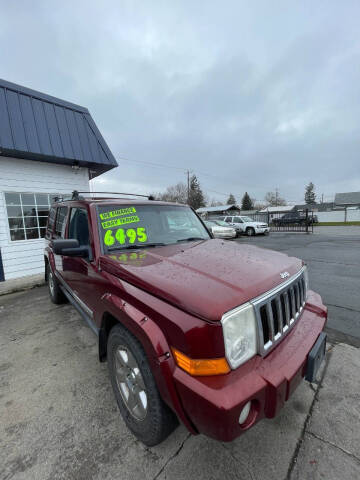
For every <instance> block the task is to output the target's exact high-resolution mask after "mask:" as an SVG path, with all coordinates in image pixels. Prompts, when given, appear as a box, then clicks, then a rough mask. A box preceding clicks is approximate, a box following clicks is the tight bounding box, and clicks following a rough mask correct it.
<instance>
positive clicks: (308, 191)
mask: <svg viewBox="0 0 360 480" xmlns="http://www.w3.org/2000/svg"><path fill="white" fill-rule="evenodd" d="M304 198H305V203H306V204H307V205H313V204H314V203H316V194H315V185H314V184H313V183H312V182H310V183H309V184H308V185H306V187H305V196H304Z"/></svg>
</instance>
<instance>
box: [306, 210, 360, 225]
mask: <svg viewBox="0 0 360 480" xmlns="http://www.w3.org/2000/svg"><path fill="white" fill-rule="evenodd" d="M314 215H316V216H317V217H318V220H319V222H345V210H333V211H332V212H315V213H314ZM346 221H347V222H360V210H358V209H356V210H355V209H350V208H348V209H347V212H346Z"/></svg>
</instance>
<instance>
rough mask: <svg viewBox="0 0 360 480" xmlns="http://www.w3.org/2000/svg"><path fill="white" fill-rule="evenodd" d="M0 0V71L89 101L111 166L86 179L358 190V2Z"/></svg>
mask: <svg viewBox="0 0 360 480" xmlns="http://www.w3.org/2000/svg"><path fill="white" fill-rule="evenodd" d="M250 4H251V6H249V5H250ZM0 7H1V10H0V11H1V29H0V39H1V49H0V59H1V70H0V77H2V78H4V79H6V80H9V81H12V82H15V83H19V84H21V85H25V86H27V87H30V88H33V89H36V90H40V91H43V92H45V93H48V94H50V95H54V96H57V97H60V98H63V99H65V100H68V101H71V102H74V103H78V104H80V105H83V106H85V107H87V108H88V109H89V110H90V112H91V114H92V115H93V118H94V120H95V122H96V123H97V125H98V127H99V129H100V130H101V132H102V134H103V136H104V137H105V139H106V141H107V143H108V145H109V147H110V149H111V150H112V152H113V154H114V155H115V157H116V158H117V160H118V163H119V168H118V169H117V170H116V171H111V172H109V173H108V174H105V175H103V176H102V177H100V178H99V179H98V181H97V182H96V187H97V189H100V188H101V189H107V190H111V189H116V190H120V191H127V190H130V191H133V192H137V193H140V192H146V193H147V192H154V191H159V190H162V189H165V187H166V186H167V185H170V184H174V183H177V182H178V181H183V180H185V173H184V171H185V170H186V169H187V168H188V169H190V170H192V171H193V172H195V173H196V174H198V177H199V180H200V183H201V185H202V187H203V190H204V191H205V192H206V193H207V194H208V196H209V197H210V198H215V199H217V200H224V201H225V200H226V195H222V193H225V194H228V193H229V192H232V193H233V194H235V196H236V197H237V199H240V198H241V196H242V195H243V193H244V191H245V190H247V191H248V192H249V194H250V195H251V196H252V197H254V198H257V199H262V198H263V197H264V195H265V193H266V192H267V191H269V190H274V189H275V188H276V187H277V188H279V190H280V193H281V194H282V195H283V196H285V198H286V199H287V200H289V201H291V202H298V201H302V200H303V194H304V185H305V184H306V183H308V182H309V181H313V182H314V183H315V185H316V191H317V194H318V195H319V196H320V195H321V193H324V196H325V199H326V200H331V199H332V198H333V195H334V193H335V192H345V191H359V190H360V155H359V154H360V28H359V19H360V2H359V1H358V0H354V1H348V0H344V1H339V0H334V1H330V0H329V1H321V0H317V1H316V2H314V1H313V0H311V1H299V0H296V1H290V0H284V1H276V0H275V1H268V0H267V1H254V2H248V1H246V2H245V1H239V0H233V1H230V0H226V1H224V0H223V1H221V2H217V1H194V0H192V1H184V0H183V1H175V0H167V1H157V0H152V1H142V2H140V1H122V0H114V1H110V0H107V1H103V2H100V1H97V2H92V1H89V0H86V1H85V0H81V1H80V0H76V1H75V0H72V1H64V0H62V1H58V0H56V1H51V0H46V1H36V0H32V1H25V0H13V1H9V0H6V1H5V0H0ZM125 159H126V160H125ZM138 162H144V163H149V162H150V163H158V164H163V165H167V166H168V167H174V168H160V167H156V166H149V165H145V164H141V163H138ZM175 167H176V168H175ZM181 169H182V170H181ZM215 192H219V193H215Z"/></svg>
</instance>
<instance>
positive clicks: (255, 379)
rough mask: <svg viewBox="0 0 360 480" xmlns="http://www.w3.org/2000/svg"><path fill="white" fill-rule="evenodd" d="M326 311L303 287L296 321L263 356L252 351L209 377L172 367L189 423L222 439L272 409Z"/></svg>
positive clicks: (289, 389) (292, 383)
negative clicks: (243, 416)
mask: <svg viewBox="0 0 360 480" xmlns="http://www.w3.org/2000/svg"><path fill="white" fill-rule="evenodd" d="M326 317H327V309H326V307H324V305H323V304H322V301H321V298H320V296H319V295H318V294H316V293H314V292H312V291H309V293H308V299H307V303H306V306H305V308H304V311H303V314H302V316H301V318H300V320H299V321H298V323H297V325H296V326H295V327H294V328H293V329H292V330H291V331H290V332H289V334H288V335H287V336H286V337H285V338H284V340H283V341H282V342H281V343H280V344H279V345H278V346H277V347H276V348H275V349H274V350H273V351H272V352H271V353H270V354H269V355H267V356H266V357H265V358H262V357H260V356H258V355H257V356H255V357H253V358H252V359H251V360H249V361H248V362H246V363H245V364H244V365H242V366H240V367H239V368H238V369H236V370H232V371H231V372H230V373H228V374H227V375H221V376H212V377H192V376H190V375H188V374H187V373H186V372H184V371H183V370H181V369H180V368H178V367H176V369H175V372H174V380H175V385H176V389H177V391H178V393H179V396H180V399H181V403H182V405H183V407H184V410H185V412H186V414H187V416H188V417H189V419H190V421H191V422H192V424H193V425H194V427H195V429H196V430H197V431H198V432H199V433H203V434H205V435H208V436H209V437H212V438H215V439H217V440H220V441H224V442H227V441H231V440H233V439H234V438H236V437H238V436H239V435H241V434H242V433H244V432H245V431H246V430H248V429H249V428H251V427H252V426H253V425H254V424H255V423H256V422H258V421H259V420H261V419H262V418H264V417H267V418H273V417H274V416H275V415H277V413H278V412H279V410H280V409H281V408H282V406H283V405H284V403H285V402H286V401H287V400H288V399H289V397H290V396H291V394H292V393H293V391H294V390H295V388H296V387H297V386H298V384H299V383H300V381H301V379H302V378H303V377H304V376H305V374H306V369H307V359H308V354H309V352H310V351H311V349H312V347H313V345H314V344H315V342H316V340H317V339H318V337H319V335H320V333H321V331H322V330H323V328H324V325H325V323H326ZM249 401H251V410H250V414H249V417H248V419H247V421H246V422H245V423H244V424H243V425H239V415H240V413H241V411H242V409H243V407H244V405H245V404H246V403H247V402H249Z"/></svg>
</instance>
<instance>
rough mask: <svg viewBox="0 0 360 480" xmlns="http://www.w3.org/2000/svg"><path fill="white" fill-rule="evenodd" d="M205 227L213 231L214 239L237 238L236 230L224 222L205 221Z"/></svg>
mask: <svg viewBox="0 0 360 480" xmlns="http://www.w3.org/2000/svg"><path fill="white" fill-rule="evenodd" d="M205 225H206V226H207V228H208V229H209V230H211V232H212V234H213V235H214V238H235V237H236V230H235V228H233V227H230V226H229V225H228V224H227V223H226V222H223V221H222V220H205Z"/></svg>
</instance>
